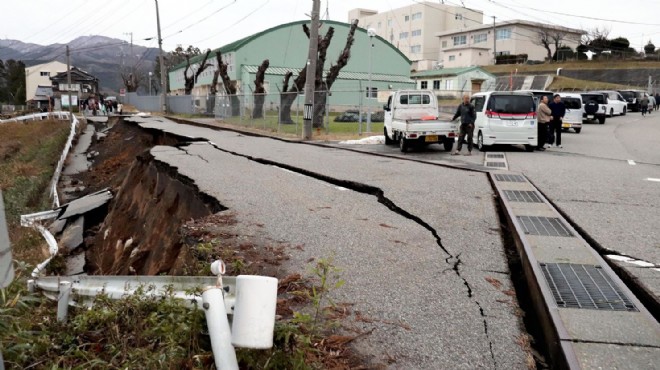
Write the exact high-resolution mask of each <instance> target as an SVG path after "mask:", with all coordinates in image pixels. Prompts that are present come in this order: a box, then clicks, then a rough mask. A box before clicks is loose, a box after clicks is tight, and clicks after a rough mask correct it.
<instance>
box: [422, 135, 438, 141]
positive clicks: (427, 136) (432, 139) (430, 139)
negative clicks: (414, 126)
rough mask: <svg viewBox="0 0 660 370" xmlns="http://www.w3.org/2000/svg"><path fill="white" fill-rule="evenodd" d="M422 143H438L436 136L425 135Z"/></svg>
mask: <svg viewBox="0 0 660 370" xmlns="http://www.w3.org/2000/svg"><path fill="white" fill-rule="evenodd" d="M424 141H426V142H427V143H429V142H433V143H435V142H436V141H438V135H426V136H425V137H424Z"/></svg>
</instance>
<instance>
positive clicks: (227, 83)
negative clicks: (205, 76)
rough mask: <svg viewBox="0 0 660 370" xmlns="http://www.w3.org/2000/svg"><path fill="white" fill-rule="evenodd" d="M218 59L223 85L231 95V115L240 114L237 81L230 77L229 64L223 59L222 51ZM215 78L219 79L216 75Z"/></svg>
mask: <svg viewBox="0 0 660 370" xmlns="http://www.w3.org/2000/svg"><path fill="white" fill-rule="evenodd" d="M216 59H217V61H218V70H217V73H218V75H219V76H220V78H221V79H222V87H223V88H224V90H225V93H226V94H227V96H229V99H230V102H231V115H232V117H236V116H239V115H240V114H241V102H240V100H238V96H236V92H237V91H238V89H237V88H236V81H232V80H231V79H230V78H229V73H228V65H227V63H224V62H223V61H222V54H221V53H220V51H218V54H217V55H216ZM214 79H215V80H217V78H215V76H214Z"/></svg>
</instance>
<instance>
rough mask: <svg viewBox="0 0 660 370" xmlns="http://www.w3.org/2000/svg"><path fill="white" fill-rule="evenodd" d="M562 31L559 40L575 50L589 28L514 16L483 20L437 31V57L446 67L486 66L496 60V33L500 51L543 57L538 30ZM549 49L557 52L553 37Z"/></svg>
mask: <svg viewBox="0 0 660 370" xmlns="http://www.w3.org/2000/svg"><path fill="white" fill-rule="evenodd" d="M540 31H545V32H547V33H549V34H561V35H562V40H561V43H560V46H561V45H564V46H570V47H571V48H572V49H573V50H575V48H576V47H577V46H578V45H579V44H580V39H581V38H582V35H583V34H585V33H586V32H585V31H583V30H578V29H574V28H567V27H561V26H554V25H550V24H544V23H537V22H530V21H523V20H512V21H506V22H500V23H496V24H495V26H493V25H492V24H491V25H488V24H483V25H479V26H472V27H465V28H461V29H456V30H448V31H442V32H438V33H436V37H437V38H438V39H439V40H438V42H439V45H440V54H439V57H438V60H439V61H440V64H441V65H442V66H443V67H444V68H458V67H470V66H483V65H490V64H494V61H495V58H494V55H493V36H495V45H494V46H495V52H496V54H497V55H517V54H527V59H528V60H538V61H543V60H545V58H546V57H547V51H546V49H545V47H543V46H542V45H541V43H540V42H539V39H540V37H539V32H540ZM550 49H551V51H552V53H554V52H555V47H554V44H553V42H552V41H551V46H550Z"/></svg>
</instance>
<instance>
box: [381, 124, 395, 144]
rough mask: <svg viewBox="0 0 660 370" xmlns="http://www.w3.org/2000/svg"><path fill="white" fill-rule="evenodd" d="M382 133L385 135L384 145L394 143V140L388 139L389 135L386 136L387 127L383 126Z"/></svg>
mask: <svg viewBox="0 0 660 370" xmlns="http://www.w3.org/2000/svg"><path fill="white" fill-rule="evenodd" d="M383 134H384V135H385V145H392V144H394V140H392V139H390V137H389V136H387V128H385V127H383Z"/></svg>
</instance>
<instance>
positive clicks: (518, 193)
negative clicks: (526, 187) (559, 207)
mask: <svg viewBox="0 0 660 370" xmlns="http://www.w3.org/2000/svg"><path fill="white" fill-rule="evenodd" d="M504 195H506V199H508V200H510V201H512V202H523V203H543V201H542V200H541V197H539V194H538V193H537V192H535V191H523V190H504Z"/></svg>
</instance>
